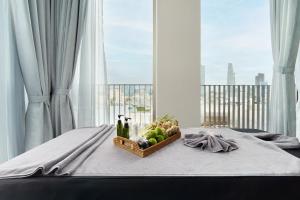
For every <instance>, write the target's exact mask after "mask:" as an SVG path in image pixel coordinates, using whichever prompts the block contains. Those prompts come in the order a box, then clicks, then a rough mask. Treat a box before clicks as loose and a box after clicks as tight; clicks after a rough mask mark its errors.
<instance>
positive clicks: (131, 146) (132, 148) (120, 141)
mask: <svg viewBox="0 0 300 200" xmlns="http://www.w3.org/2000/svg"><path fill="white" fill-rule="evenodd" d="M180 137H181V133H180V132H178V133H176V134H175V135H172V136H171V137H168V138H167V139H165V140H163V141H161V142H159V143H157V144H155V145H152V146H151V147H148V148H147V149H140V147H139V145H138V144H137V143H136V142H134V141H132V140H129V139H127V138H123V137H119V136H117V137H115V138H114V140H113V141H114V144H115V145H116V146H118V147H119V148H121V149H125V150H127V151H129V152H131V153H133V154H135V155H138V156H140V157H142V158H144V157H146V156H148V155H150V154H152V153H154V152H155V151H158V150H159V149H161V148H163V147H164V146H166V145H168V144H170V143H171V142H174V141H175V140H177V139H179V138H180Z"/></svg>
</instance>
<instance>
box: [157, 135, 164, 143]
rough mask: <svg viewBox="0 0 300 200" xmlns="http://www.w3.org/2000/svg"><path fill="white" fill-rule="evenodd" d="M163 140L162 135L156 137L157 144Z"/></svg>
mask: <svg viewBox="0 0 300 200" xmlns="http://www.w3.org/2000/svg"><path fill="white" fill-rule="evenodd" d="M164 139H165V137H164V136H163V135H158V136H156V140H157V142H161V141H163V140H164Z"/></svg>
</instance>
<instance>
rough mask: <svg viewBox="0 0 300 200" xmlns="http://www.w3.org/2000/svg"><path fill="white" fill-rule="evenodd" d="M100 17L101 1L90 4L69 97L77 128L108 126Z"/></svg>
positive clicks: (101, 17) (105, 74)
mask: <svg viewBox="0 0 300 200" xmlns="http://www.w3.org/2000/svg"><path fill="white" fill-rule="evenodd" d="M102 13H103V1H102V0H89V3H88V12H87V19H86V20H87V21H86V22H87V23H86V27H85V32H84V35H83V40H82V45H81V49H80V53H79V60H78V63H77V65H78V66H77V71H76V75H75V79H74V83H73V89H72V95H71V97H72V98H71V99H72V102H73V107H74V114H75V119H76V124H77V126H78V127H87V126H97V125H100V124H103V123H107V122H108V101H107V72H106V63H105V53H104V42H103V41H104V40H103V37H104V36H103V15H102Z"/></svg>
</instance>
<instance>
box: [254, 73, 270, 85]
mask: <svg viewBox="0 0 300 200" xmlns="http://www.w3.org/2000/svg"><path fill="white" fill-rule="evenodd" d="M267 84H268V83H267V82H265V74H264V73H258V74H257V75H256V76H255V85H267Z"/></svg>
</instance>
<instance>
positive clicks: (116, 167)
mask: <svg viewBox="0 0 300 200" xmlns="http://www.w3.org/2000/svg"><path fill="white" fill-rule="evenodd" d="M90 130H92V129H85V130H83V131H82V130H80V131H81V132H89V131H90ZM198 130H199V129H198V128H194V129H184V130H182V132H183V134H184V133H185V132H193V131H194V132H196V131H198ZM219 131H221V132H222V133H223V135H225V136H226V137H229V136H231V137H233V138H234V139H236V140H237V142H238V144H239V146H240V149H239V150H236V151H234V152H230V153H210V152H202V151H200V150H197V149H191V148H188V147H185V146H183V145H182V141H181V140H178V141H176V142H175V143H173V144H170V145H169V146H168V147H166V148H164V149H162V150H160V151H158V152H156V153H154V154H152V155H151V156H149V157H147V158H143V159H142V158H139V157H136V156H135V155H131V154H130V153H128V152H125V151H123V150H121V149H118V148H116V147H114V146H113V144H112V141H111V139H112V138H113V137H114V135H115V133H114V131H111V132H110V133H109V134H107V135H106V137H99V139H98V140H97V141H99V143H97V142H96V143H95V144H97V145H96V148H94V149H93V150H92V151H90V152H89V153H88V154H85V153H86V152H88V151H87V149H88V148H83V146H84V145H79V146H80V148H81V149H84V151H81V152H80V153H79V154H77V155H76V156H73V159H75V160H76V159H78V160H77V161H76V162H73V164H70V163H71V162H65V163H67V165H65V166H67V167H62V168H60V169H58V168H57V166H59V167H61V166H62V164H60V165H56V166H55V167H54V168H53V166H51V167H50V168H47V165H43V167H45V170H41V168H39V170H36V171H34V173H31V172H32V171H30V170H29V171H28V166H26V167H27V168H26V170H27V171H26V173H23V172H24V167H23V168H21V167H19V168H18V167H17V164H16V163H19V166H22V165H23V164H24V163H22V162H23V161H26V160H28V161H27V162H29V163H35V164H37V165H32V166H34V167H33V168H32V169H35V168H36V167H37V166H42V165H41V163H42V161H43V158H42V157H39V156H41V155H38V154H40V152H42V151H45V152H47V151H48V152H50V151H49V147H51V148H54V146H55V145H61V144H62V142H63V141H66V139H68V141H69V142H70V143H75V142H76V141H75V140H76V138H77V137H76V138H75V139H73V140H74V141H71V139H72V138H74V135H76V136H78V138H80V133H79V132H78V130H77V133H76V131H75V132H73V133H69V136H68V135H67V134H66V136H63V137H65V138H63V137H59V138H57V139H54V140H53V141H51V142H50V144H49V142H48V143H46V144H43V145H41V146H40V147H38V148H36V149H38V151H37V150H36V149H33V150H32V151H31V152H29V153H27V156H26V155H25V156H24V155H21V156H20V157H19V158H18V157H17V158H16V159H14V160H13V161H9V162H10V163H8V164H6V167H7V166H10V167H9V168H10V171H5V170H4V169H5V165H4V167H3V165H1V166H0V177H2V179H1V180H0V199H9V200H11V199H46V200H48V199H49V200H50V199H117V198H122V199H166V198H167V199H187V198H191V199H193V198H205V199H217V198H220V199H299V198H300V193H299V192H298V191H299V186H300V176H299V175H300V165H299V162H300V159H298V158H296V157H295V156H293V155H291V154H289V153H286V152H284V151H283V150H281V149H279V148H278V147H276V146H272V145H271V144H265V143H264V142H263V141H260V140H259V139H257V138H254V137H252V136H251V135H249V134H245V133H238V132H237V131H232V130H230V129H226V130H223V129H219ZM82 135H84V136H86V135H88V134H82ZM68 137H69V138H68ZM78 138H77V139H78ZM100 138H101V139H100ZM78 141H79V139H78ZM60 142H61V143H60ZM252 143H253V144H252ZM78 144H80V143H78ZM47 145H48V146H47ZM249 145H254V147H256V148H255V149H260V148H262V149H263V150H259V151H256V150H255V151H254V150H253V151H252V150H251V148H250V147H253V146H249ZM255 145H256V146H255ZM66 146H67V145H66ZM75 146H76V145H75ZM77 146H78V145H77ZM91 146H92V145H90V146H89V147H91ZM260 146H261V147H260ZM51 148H50V149H51ZM72 148H73V147H72ZM178 149H180V150H178ZM64 151H65V149H64ZM260 151H261V152H260ZM73 152H74V151H73ZM75 152H78V149H76V150H75ZM172 152H173V154H172ZM294 153H295V152H294ZM298 153H299V152H298ZM48 154H51V153H48ZM174 154H175V155H174ZM241 154H242V155H245V156H246V157H247V158H240V157H241ZM53 155H54V154H53ZM72 155H73V154H72ZM171 155H173V156H171ZM22 156H23V158H22ZM44 157H47V155H45V156H44ZM50 157H51V155H50ZM80 157H82V158H83V157H84V159H83V160H82V159H80ZM35 158H40V159H35ZM68 158H70V157H68ZM22 159H24V160H23V161H22ZM47 159H48V158H47ZM35 160H41V162H40V163H39V161H35ZM34 161H35V162H34ZM69 161H70V159H69ZM236 161H238V162H236ZM234 162H236V163H234ZM60 163H63V162H60ZM74 163H75V164H74ZM78 163H79V164H78ZM91 163H92V164H91ZM232 163H234V164H232ZM272 165H274V166H272ZM11 166H15V169H13V170H11ZM74 166H76V167H74ZM29 168H30V167H29ZM75 168H76V169H75ZM6 169H7V168H6ZM21 169H22V170H23V171H22V170H21ZM46 169H47V170H46ZM50 169H51V170H52V171H51V170H50ZM74 169H75V170H74ZM46 172H47V173H46ZM58 172H59V173H58ZM7 174H9V176H7V177H5V175H7ZM16 174H17V176H16ZM26 174H27V175H26ZM28 174H30V175H28ZM12 175H14V176H12ZM41 175H43V176H41ZM55 175H57V176H55ZM24 177H26V178H24Z"/></svg>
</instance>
